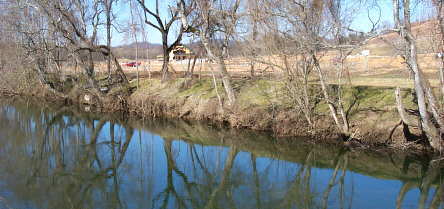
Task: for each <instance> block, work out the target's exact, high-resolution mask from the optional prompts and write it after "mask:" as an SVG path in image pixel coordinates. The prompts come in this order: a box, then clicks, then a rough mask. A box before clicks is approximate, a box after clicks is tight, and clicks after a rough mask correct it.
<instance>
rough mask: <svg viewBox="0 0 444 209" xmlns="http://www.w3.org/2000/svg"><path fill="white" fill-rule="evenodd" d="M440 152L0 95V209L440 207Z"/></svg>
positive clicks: (442, 195) (378, 208)
mask: <svg viewBox="0 0 444 209" xmlns="http://www.w3.org/2000/svg"><path fill="white" fill-rule="evenodd" d="M442 168H444V166H442V162H441V159H439V158H436V157H435V158H433V157H431V156H423V155H415V154H412V153H403V152H382V151H379V152H370V151H358V150H350V149H347V148H344V147H341V146H335V145H325V144H324V145H323V144H315V143H309V142H307V140H306V139H303V138H302V139H301V138H294V139H291V140H290V139H275V138H274V137H272V136H270V135H267V134H261V133H254V132H249V131H236V130H230V129H224V128H220V127H215V126H209V125H207V124H205V123H190V122H184V121H171V120H161V119H156V120H153V119H145V120H141V119H140V120H130V119H125V117H124V115H121V114H119V115H108V114H94V113H88V112H84V111H81V110H79V109H78V108H75V107H65V108H52V107H50V106H49V105H45V104H35V103H32V102H25V101H19V102H17V101H15V102H11V101H8V102H6V101H3V102H0V209H9V208H26V209H33V208H36V209H37V208H39V209H46V208H48V209H49V208H51V209H52V208H54V209H56V208H57V209H62V208H84V209H86V208H238V209H247V208H264V209H265V208H270V209H271V208H273V209H277V208H344V209H345V208H374V209H382V208H442V207H443V204H442V203H443V202H442V201H443V198H444V193H443V191H442V190H443V189H444V187H443V185H442V180H443V175H442V174H443V172H442V171H443V169H442Z"/></svg>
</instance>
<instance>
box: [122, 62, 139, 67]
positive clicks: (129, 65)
mask: <svg viewBox="0 0 444 209" xmlns="http://www.w3.org/2000/svg"><path fill="white" fill-rule="evenodd" d="M140 64H141V63H140V62H127V63H123V66H126V67H137V66H140Z"/></svg>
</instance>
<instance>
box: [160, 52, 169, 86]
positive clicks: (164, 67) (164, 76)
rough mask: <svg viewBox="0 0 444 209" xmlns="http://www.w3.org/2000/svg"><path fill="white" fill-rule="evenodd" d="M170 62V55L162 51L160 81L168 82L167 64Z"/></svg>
mask: <svg viewBox="0 0 444 209" xmlns="http://www.w3.org/2000/svg"><path fill="white" fill-rule="evenodd" d="M169 62H170V53H169V52H168V50H164V51H163V63H162V70H161V73H162V81H166V80H168V64H169Z"/></svg>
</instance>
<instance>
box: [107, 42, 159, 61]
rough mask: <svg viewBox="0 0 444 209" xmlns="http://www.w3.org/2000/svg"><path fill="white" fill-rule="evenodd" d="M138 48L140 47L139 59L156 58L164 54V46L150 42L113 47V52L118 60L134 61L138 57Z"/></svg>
mask: <svg viewBox="0 0 444 209" xmlns="http://www.w3.org/2000/svg"><path fill="white" fill-rule="evenodd" d="M136 46H139V54H138V57H139V58H141V59H146V58H147V57H148V58H150V59H153V58H155V57H156V56H157V55H159V54H162V45H161V44H154V43H148V42H141V43H138V44H137V45H136V43H131V44H127V45H121V46H117V47H113V51H114V53H115V54H116V56H117V57H118V58H127V59H134V58H135V56H136V51H135V50H136Z"/></svg>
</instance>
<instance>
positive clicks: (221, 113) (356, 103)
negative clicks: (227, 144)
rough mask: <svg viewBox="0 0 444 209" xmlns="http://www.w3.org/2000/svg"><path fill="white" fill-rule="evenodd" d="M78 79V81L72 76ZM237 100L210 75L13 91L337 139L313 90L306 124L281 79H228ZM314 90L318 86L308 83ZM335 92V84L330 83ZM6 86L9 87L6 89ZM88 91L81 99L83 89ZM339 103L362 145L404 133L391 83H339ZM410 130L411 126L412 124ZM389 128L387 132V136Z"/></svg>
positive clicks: (407, 101)
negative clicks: (101, 89) (104, 87)
mask: <svg viewBox="0 0 444 209" xmlns="http://www.w3.org/2000/svg"><path fill="white" fill-rule="evenodd" d="M77 82H80V81H77ZM233 83H234V84H233V85H234V89H235V91H236V96H237V100H236V103H235V104H233V105H228V104H227V99H226V97H225V93H224V89H223V86H222V84H221V83H218V84H217V86H215V83H214V80H213V79H212V78H208V77H207V78H202V79H197V78H195V79H193V80H189V79H184V78H177V79H174V80H170V81H168V82H163V83H162V82H160V80H158V79H142V80H141V81H140V82H139V85H138V86H137V83H136V82H135V80H133V81H132V82H131V83H130V85H129V86H127V87H120V88H113V89H111V91H110V92H108V94H106V95H97V94H94V93H92V92H91V91H89V90H88V89H79V88H76V87H75V86H77V85H72V83H71V84H69V85H67V86H63V87H62V88H63V90H64V91H63V92H64V95H62V96H61V95H60V94H58V95H54V93H53V92H51V91H48V90H47V89H48V88H45V87H44V86H42V85H39V84H35V85H26V86H23V87H22V88H20V91H18V92H15V93H14V94H13V95H15V94H19V95H23V96H34V97H41V98H45V100H51V101H57V102H62V103H64V104H65V105H66V104H76V103H80V104H82V103H89V104H92V105H93V106H96V107H98V108H97V110H98V111H104V112H113V111H124V112H129V113H131V114H133V115H136V116H138V117H143V118H146V117H167V118H182V119H186V120H198V121H206V122H208V123H218V124H224V125H226V126H229V127H233V128H238V129H252V130H258V131H267V132H271V133H273V134H275V135H277V136H309V137H311V138H314V139H317V140H326V139H334V140H339V139H340V134H339V133H340V132H339V131H338V130H337V128H336V126H335V125H334V122H333V120H332V117H331V116H330V113H329V109H328V106H327V104H326V103H325V102H323V101H324V100H323V99H322V96H321V95H314V97H313V98H311V99H312V100H316V101H317V102H316V105H315V106H314V108H313V126H309V125H308V123H307V122H306V119H305V117H304V116H303V114H302V112H301V111H300V108H298V106H297V105H296V102H295V101H294V100H293V99H292V98H290V97H289V96H288V95H289V93H288V91H287V86H286V85H285V84H284V82H282V81H279V80H273V79H237V80H234V81H233ZM311 88H312V90H313V91H314V92H320V91H319V89H317V88H319V86H317V85H312V86H311ZM330 91H331V93H332V95H335V91H337V86H335V85H331V86H330ZM8 92H10V91H8ZM87 94H89V95H93V99H92V101H85V100H84V98H85V95H87ZM342 96H343V100H344V109H345V110H346V111H347V112H348V117H349V120H350V127H351V132H352V133H353V136H354V138H356V139H358V141H359V143H361V144H364V145H381V144H385V145H386V144H390V145H391V146H392V145H393V146H396V147H400V146H401V142H402V141H403V140H401V139H402V138H403V133H402V129H401V127H398V128H397V129H395V131H394V132H393V133H392V130H393V128H394V127H395V126H396V125H397V124H398V123H399V120H400V119H399V116H398V113H397V111H396V106H395V97H394V88H393V87H370V86H342ZM402 97H403V100H404V105H405V106H406V108H412V109H416V108H415V106H414V103H413V102H412V100H413V96H412V90H411V89H409V88H405V89H403V90H402ZM413 131H414V130H413ZM391 133H392V137H390V135H391Z"/></svg>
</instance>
